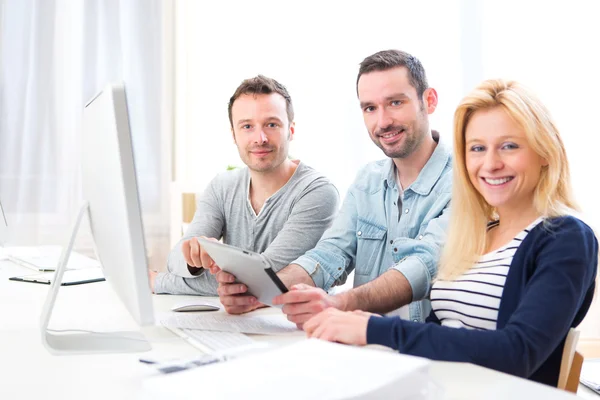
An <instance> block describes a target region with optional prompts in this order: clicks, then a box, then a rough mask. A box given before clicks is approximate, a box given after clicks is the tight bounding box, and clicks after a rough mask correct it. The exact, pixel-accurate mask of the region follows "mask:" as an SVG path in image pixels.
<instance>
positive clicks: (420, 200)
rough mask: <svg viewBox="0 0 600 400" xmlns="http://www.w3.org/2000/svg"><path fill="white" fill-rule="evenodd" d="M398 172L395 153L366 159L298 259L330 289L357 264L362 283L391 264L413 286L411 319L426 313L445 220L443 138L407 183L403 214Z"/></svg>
mask: <svg viewBox="0 0 600 400" xmlns="http://www.w3.org/2000/svg"><path fill="white" fill-rule="evenodd" d="M436 133H437V132H436ZM436 139H437V138H436ZM395 174H396V168H395V166H394V163H393V161H392V159H390V158H388V159H385V160H380V161H376V162H372V163H369V164H367V165H366V166H365V167H363V168H362V169H361V170H360V171H359V172H358V175H357V177H356V179H355V181H354V183H353V184H352V186H351V187H350V189H348V193H347V194H346V198H345V199H344V203H343V205H342V208H341V209H340V212H339V214H338V216H337V217H336V219H335V220H334V222H333V225H332V226H331V228H329V229H328V230H327V231H325V233H324V234H323V237H322V238H321V240H320V241H319V242H318V243H317V246H316V247H315V248H314V249H313V250H310V251H308V252H307V253H306V254H305V255H303V256H301V257H300V258H298V259H297V260H296V261H294V264H299V265H300V266H301V267H302V268H304V269H305V270H306V271H307V272H308V273H309V274H310V276H311V278H312V279H313V281H314V282H315V285H316V286H318V287H321V288H323V289H325V290H326V291H328V290H329V289H330V288H331V287H333V286H336V285H340V284H343V283H344V282H345V281H346V278H347V277H348V274H349V273H350V272H351V271H352V270H355V276H354V287H357V286H359V285H362V284H364V283H367V282H370V281H372V280H374V279H375V278H377V277H378V276H380V275H382V274H383V273H384V272H386V271H388V270H389V269H391V268H394V269H396V270H398V271H399V272H401V273H402V274H404V276H405V277H406V279H407V280H408V282H409V284H410V286H411V288H412V293H413V299H412V300H413V302H412V303H411V304H410V306H409V315H410V319H411V320H413V321H424V320H425V318H426V317H427V315H429V312H430V310H431V305H430V304H429V300H428V297H429V290H430V288H431V281H432V278H434V277H435V274H436V273H437V266H438V260H439V254H440V249H441V246H442V244H443V243H444V241H445V237H446V230H447V227H448V213H449V206H450V195H451V191H452V167H451V156H450V153H449V151H448V150H447V149H446V148H445V147H444V146H443V144H442V143H438V145H437V146H436V148H435V150H434V152H433V154H432V155H431V157H430V158H429V161H427V163H426V164H425V166H424V167H423V169H422V170H421V172H420V174H419V176H418V177H417V179H416V180H415V181H414V182H413V183H412V185H410V186H409V187H408V188H406V189H405V190H404V194H403V196H402V198H401V200H402V210H401V215H399V210H398V205H397V202H398V196H399V191H398V187H397V184H396V179H395Z"/></svg>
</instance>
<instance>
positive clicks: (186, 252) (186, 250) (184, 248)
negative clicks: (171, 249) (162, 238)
mask: <svg viewBox="0 0 600 400" xmlns="http://www.w3.org/2000/svg"><path fill="white" fill-rule="evenodd" d="M181 252H182V253H183V258H185V262H186V263H187V264H188V265H191V266H192V267H193V266H194V262H193V261H192V259H191V257H190V241H189V240H186V241H185V242H183V243H182V244H181Z"/></svg>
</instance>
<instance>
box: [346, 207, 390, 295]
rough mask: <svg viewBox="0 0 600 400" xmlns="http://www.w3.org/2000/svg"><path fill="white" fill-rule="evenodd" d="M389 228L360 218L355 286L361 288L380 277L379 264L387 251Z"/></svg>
mask: <svg viewBox="0 0 600 400" xmlns="http://www.w3.org/2000/svg"><path fill="white" fill-rule="evenodd" d="M386 235H387V228H386V227H385V226H384V225H380V224H377V223H374V222H371V221H367V220H365V219H362V218H360V217H359V218H358V221H357V224H356V239H357V240H356V242H357V244H356V246H357V247H356V272H355V275H356V276H355V279H354V286H359V285H362V284H364V283H367V282H369V281H372V280H373V279H375V278H377V276H379V267H380V266H379V264H380V263H381V261H382V260H381V256H382V255H383V251H384V249H385V238H386Z"/></svg>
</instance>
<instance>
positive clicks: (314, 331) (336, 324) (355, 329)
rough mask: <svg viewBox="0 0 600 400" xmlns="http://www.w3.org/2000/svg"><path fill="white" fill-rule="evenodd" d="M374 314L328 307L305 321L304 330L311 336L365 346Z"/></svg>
mask: <svg viewBox="0 0 600 400" xmlns="http://www.w3.org/2000/svg"><path fill="white" fill-rule="evenodd" d="M372 315H375V314H371V313H367V312H364V311H351V312H347V311H340V310H338V309H336V308H328V309H326V310H324V311H322V312H320V313H319V314H317V315H315V316H314V317H312V318H311V319H309V320H308V321H307V322H305V323H304V331H305V332H306V335H307V336H308V337H311V338H317V339H322V340H328V341H330V342H338V343H346V344H356V345H361V346H364V345H366V344H367V324H368V323H369V318H370V317H371V316H372Z"/></svg>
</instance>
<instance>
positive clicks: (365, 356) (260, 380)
mask: <svg viewBox="0 0 600 400" xmlns="http://www.w3.org/2000/svg"><path fill="white" fill-rule="evenodd" d="M428 366H429V360H426V359H423V358H417V357H411V356H406V355H401V354H398V353H395V352H388V351H381V350H375V349H369V348H360V347H353V346H346V345H341V344H335V343H329V342H324V341H321V340H317V339H308V340H302V341H300V342H297V343H295V344H293V345H290V346H286V347H281V348H278V349H274V350H270V351H267V352H265V353H261V354H255V355H251V356H247V357H243V358H238V359H235V360H232V361H226V362H221V363H218V364H211V365H206V366H202V367H198V368H195V369H192V370H187V371H183V372H177V373H173V374H169V375H164V376H158V377H154V378H150V379H148V380H147V381H146V382H144V390H145V391H146V392H147V394H148V395H150V396H152V397H153V398H156V399H166V398H168V399H183V398H188V399H189V398H195V397H198V396H200V397H201V398H203V399H242V398H253V399H254V398H259V399H282V398H285V399H286V400H295V399H303V400H304V399H392V398H393V399H425V398H427V393H426V391H427V386H428V382H429V377H428Z"/></svg>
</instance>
